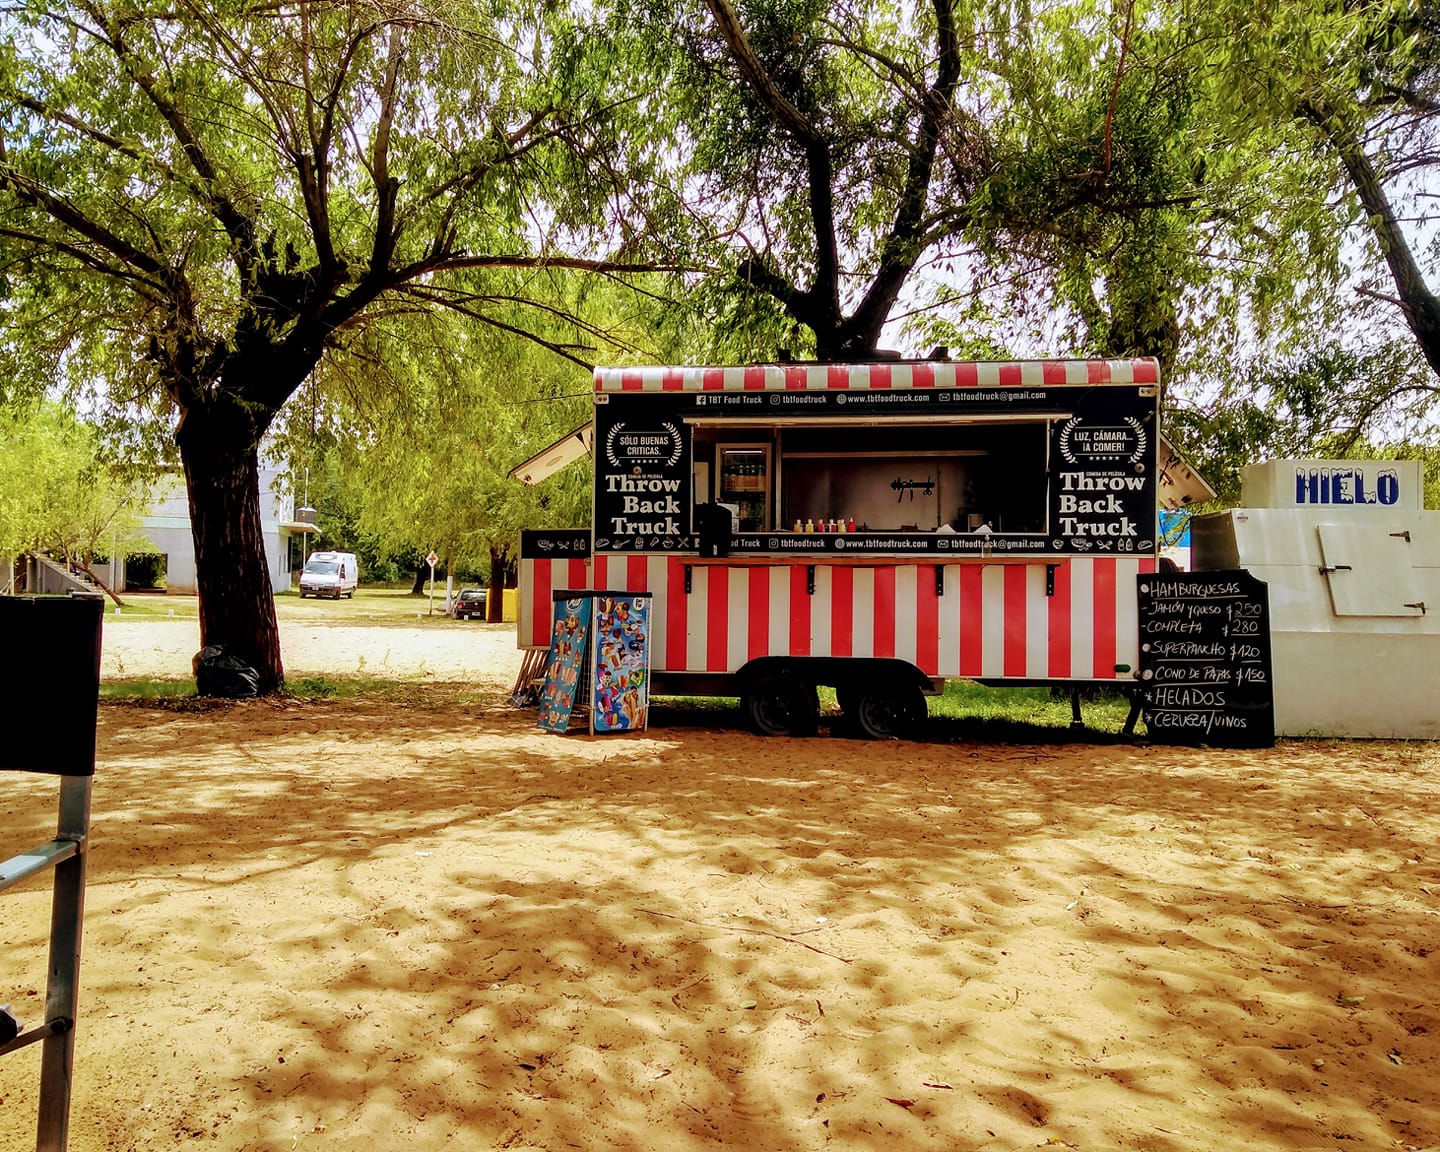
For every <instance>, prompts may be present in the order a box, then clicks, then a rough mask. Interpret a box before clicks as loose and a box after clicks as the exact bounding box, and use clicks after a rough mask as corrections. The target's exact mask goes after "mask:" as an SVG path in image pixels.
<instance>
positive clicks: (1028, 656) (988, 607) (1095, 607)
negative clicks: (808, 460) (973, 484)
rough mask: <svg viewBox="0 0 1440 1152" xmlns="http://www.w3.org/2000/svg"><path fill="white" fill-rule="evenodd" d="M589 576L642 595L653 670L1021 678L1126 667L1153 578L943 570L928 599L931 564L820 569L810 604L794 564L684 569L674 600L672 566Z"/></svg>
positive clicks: (1089, 563) (541, 640)
mask: <svg viewBox="0 0 1440 1152" xmlns="http://www.w3.org/2000/svg"><path fill="white" fill-rule="evenodd" d="M584 563H585V561H576V560H571V561H564V560H553V561H552V560H535V561H526V562H522V564H521V578H522V581H523V580H525V578H526V576H525V567H526V564H531V565H534V566H540V565H549V566H553V567H560V566H563V565H566V564H569V565H577V564H582V565H583V564H584ZM591 564H592V568H593V571H592V576H593V580H594V587H597V588H612V589H621V588H623V589H626V590H629V591H632V592H644V591H648V592H650V593H651V594H652V595H653V596H654V610H653V614H652V617H651V621H652V622H651V639H650V650H651V666H652V667H653V668H654V669H656V670H657V671H671V672H682V671H683V672H733V671H735V670H737V669H738V668H740V667H742V666H743V665H744V664H745V663H747V662H748V661H750V660H754V659H756V658H757V657H760V656H787V655H788V656H834V657H879V658H894V659H899V660H906V661H909V662H910V663H912V664H915V665H916V666H917V667H919V668H920V670H921V671H923V672H924V673H926V675H929V676H964V677H969V678H977V679H978V678H983V679H992V678H994V679H1004V678H1011V679H1020V680H1113V679H1116V678H1117V674H1116V672H1115V665H1116V664H1126V665H1129V667H1131V668H1135V667H1137V666H1138V664H1139V620H1138V617H1137V608H1136V591H1135V578H1136V576H1137V575H1139V574H1140V573H1142V572H1152V571H1154V570H1155V559H1154V558H1153V557H1149V556H1145V557H1099V556H1087V557H1076V558H1072V559H1070V560H1067V561H1064V562H1062V563H1060V564H1058V565H1057V566H1056V569H1055V587H1054V593H1053V595H1048V596H1047V595H1046V592H1045V576H1046V573H1045V569H1046V566H1045V565H1044V564H983V565H982V564H947V565H945V592H944V595H940V594H939V593H938V592H937V589H936V584H935V566H934V565H932V564H920V565H914V564H910V565H892V564H877V565H874V566H863V567H861V566H856V567H850V566H842V565H823V564H822V565H816V566H815V591H814V593H813V594H811V593H809V592H807V590H806V583H807V579H808V573H807V566H806V565H804V564H746V563H743V562H736V563H734V564H730V565H723V564H719V565H717V564H695V563H693V560H692V562H691V569H690V582H691V583H690V592H689V593H688V594H687V593H686V592H685V566H686V558H685V557H678V556H638V555H608V556H597V557H595V558H594V559H593V560H592V561H591ZM532 580H533V582H534V591H533V592H532V593H531V595H532V596H533V597H536V600H535V602H536V603H537V604H538V603H542V602H543V604H544V605H545V611H544V612H543V613H534V614H532V615H531V616H530V617H529V618H528V623H527V614H526V610H525V607H524V604H525V601H526V599H527V596H526V590H525V587H524V585H523V584H522V588H521V595H520V600H521V605H522V607H521V612H520V621H521V623H520V629H521V631H520V637H521V646H522V647H544V646H545V645H546V644H548V643H549V633H550V615H549V613H550V608H549V604H550V597H549V591H548V589H549V588H551V587H561V586H564V582H563V581H562V582H559V583H557V582H556V581H555V579H554V574H553V573H546V574H544V576H543V577H542V576H541V574H540V573H538V572H536V573H535V574H534V575H533V576H532ZM542 583H544V588H543V589H542V588H541V584H542ZM570 586H572V587H575V586H578V585H576V584H574V582H573V581H571V582H570ZM541 591H544V596H543V598H540V597H539V593H540V592H541ZM527 637H528V642H527ZM1122 675H1124V674H1122ZM1126 678H1128V676H1127V677H1126Z"/></svg>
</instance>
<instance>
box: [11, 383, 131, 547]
mask: <svg viewBox="0 0 1440 1152" xmlns="http://www.w3.org/2000/svg"><path fill="white" fill-rule="evenodd" d="M149 493H150V486H149V484H148V483H147V482H146V481H144V480H143V479H140V478H137V477H135V476H131V475H127V474H125V473H123V472H121V471H119V470H116V469H113V468H109V467H107V466H106V465H105V464H104V463H103V461H102V459H101V455H100V443H99V436H98V434H97V432H96V429H95V428H94V427H93V426H92V425H89V424H85V423H82V422H81V421H80V420H79V419H77V418H76V416H75V414H74V413H73V412H72V411H70V409H68V408H66V407H65V406H63V405H61V404H58V403H56V402H54V401H41V402H39V403H36V404H29V405H21V406H18V407H12V408H9V409H6V408H0V556H3V557H12V556H15V555H17V554H19V553H21V552H29V551H40V552H46V553H49V554H50V555H52V556H54V557H55V558H56V559H58V560H62V561H67V562H74V563H78V564H83V565H89V564H90V563H91V562H92V561H93V560H94V559H95V557H96V556H109V555H110V553H111V552H112V551H113V550H115V549H116V548H118V549H119V550H120V551H121V552H122V554H123V553H129V552H142V551H153V550H154V549H153V546H152V545H151V544H149V542H148V541H147V540H145V538H144V537H143V536H141V535H140V517H141V516H142V515H143V513H144V510H145V506H146V502H147V500H148V498H149Z"/></svg>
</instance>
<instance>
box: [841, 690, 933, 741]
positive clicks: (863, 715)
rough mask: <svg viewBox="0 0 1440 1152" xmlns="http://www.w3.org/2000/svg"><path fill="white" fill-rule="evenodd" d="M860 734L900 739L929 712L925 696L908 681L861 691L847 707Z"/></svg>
mask: <svg viewBox="0 0 1440 1152" xmlns="http://www.w3.org/2000/svg"><path fill="white" fill-rule="evenodd" d="M846 711H847V712H848V714H849V715H850V718H851V719H852V720H853V721H854V723H855V726H856V727H857V728H859V729H860V734H861V735H862V736H865V737H867V738H868V739H871V740H898V739H900V738H901V737H903V736H908V735H910V734H911V733H913V731H914V730H915V728H916V727H918V725H919V723H920V720H921V718H922V717H923V716H924V715H925V697H924V695H923V694H922V693H921V691H920V689H919V688H916V687H914V686H913V685H908V684H877V685H875V686H874V687H872V688H866V689H864V690H863V691H861V692H860V694H859V696H858V698H857V699H856V700H855V706H854V708H853V709H847V710H846Z"/></svg>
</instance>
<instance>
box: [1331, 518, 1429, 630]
mask: <svg viewBox="0 0 1440 1152" xmlns="http://www.w3.org/2000/svg"><path fill="white" fill-rule="evenodd" d="M1317 527H1318V530H1319V533H1320V552H1321V555H1322V556H1323V557H1324V559H1325V563H1324V564H1323V566H1322V567H1321V569H1320V571H1321V572H1322V573H1324V575H1325V579H1326V581H1327V582H1328V583H1329V585H1330V602H1331V605H1332V607H1333V608H1334V611H1335V615H1336V616H1411V617H1415V616H1423V615H1425V610H1426V609H1425V605H1424V604H1423V602H1422V601H1421V599H1420V591H1419V582H1418V581H1417V580H1416V578H1415V569H1414V557H1413V551H1412V548H1411V539H1412V536H1413V533H1412V531H1411V530H1410V526H1409V525H1408V524H1401V523H1398V522H1397V523H1393V524H1364V523H1348V524H1320V525H1318V526H1317Z"/></svg>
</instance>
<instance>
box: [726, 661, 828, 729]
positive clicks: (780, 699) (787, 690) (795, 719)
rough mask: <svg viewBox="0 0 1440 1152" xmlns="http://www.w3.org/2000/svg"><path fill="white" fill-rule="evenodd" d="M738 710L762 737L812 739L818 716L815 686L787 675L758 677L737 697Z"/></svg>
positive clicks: (777, 673)
mask: <svg viewBox="0 0 1440 1152" xmlns="http://www.w3.org/2000/svg"><path fill="white" fill-rule="evenodd" d="M740 708H741V710H742V711H743V712H744V713H745V719H746V721H748V723H749V725H750V727H751V728H752V729H754V730H755V731H756V732H758V733H759V734H760V735H761V736H813V735H814V734H815V724H816V720H817V719H818V717H819V715H820V701H819V699H818V698H817V697H816V695H815V686H814V685H813V684H807V683H806V682H805V681H804V680H801V679H800V678H799V677H798V676H794V675H791V674H790V673H788V672H772V673H770V674H768V675H765V676H761V677H760V678H759V679H758V680H756V681H755V682H754V683H753V684H751V685H750V687H749V688H747V689H746V690H745V694H744V695H743V696H741V697H740Z"/></svg>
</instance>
